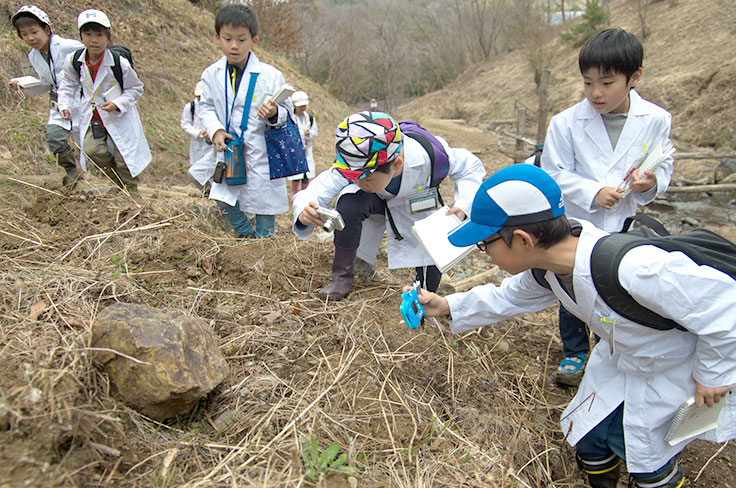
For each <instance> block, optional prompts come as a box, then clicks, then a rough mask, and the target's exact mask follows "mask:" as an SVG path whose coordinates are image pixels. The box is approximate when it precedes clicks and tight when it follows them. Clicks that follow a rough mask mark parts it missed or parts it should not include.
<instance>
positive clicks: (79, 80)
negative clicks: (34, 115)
mask: <svg viewBox="0 0 736 488" xmlns="http://www.w3.org/2000/svg"><path fill="white" fill-rule="evenodd" d="M77 27H78V28H79V35H80V37H81V38H82V44H84V46H85V49H84V50H82V51H81V52H80V53H79V55H76V53H72V54H71V55H69V58H68V59H67V62H66V64H65V66H64V70H63V71H62V72H61V85H60V86H59V111H60V112H61V116H62V117H63V118H64V119H65V120H71V112H70V107H71V106H72V105H73V103H74V99H75V98H79V87H80V86H81V87H82V100H81V102H80V118H79V127H80V135H82V144H81V147H82V154H81V155H80V162H81V165H82V168H83V169H85V170H86V166H85V163H84V157H85V156H87V157H88V158H90V159H91V160H92V161H93V162H94V163H95V164H96V165H97V166H99V167H100V169H102V171H104V172H105V174H106V175H107V176H108V177H109V178H110V180H111V181H112V183H114V184H115V186H117V187H118V188H125V189H127V190H128V191H136V190H137V189H138V183H139V182H140V178H139V176H138V175H139V174H140V172H141V171H143V170H144V169H145V168H146V166H148V163H150V162H151V150H150V148H149V147H148V141H147V140H146V135H145V133H144V132H143V126H142V125H141V119H140V117H139V116H138V110H137V109H136V107H135V104H136V102H137V101H138V99H139V98H140V97H141V95H143V83H142V82H141V80H140V79H139V78H138V75H137V74H136V72H135V70H133V68H132V66H131V65H130V63H129V62H128V60H127V59H126V58H125V57H124V56H113V53H112V52H111V51H110V50H109V49H108V46H109V44H110V39H111V30H110V19H108V17H107V15H105V13H104V12H102V11H100V10H95V9H88V10H85V11H83V12H81V13H80V14H79V16H78V18H77ZM75 57H76V59H74V58H75ZM116 58H117V59H118V63H119V66H120V68H121V70H122V75H123V86H122V90H121V89H120V87H119V86H117V88H115V86H116V85H117V80H116V79H115V74H114V72H113V66H115V64H116V61H115V60H116ZM75 62H76V63H79V70H77V69H76V67H75ZM105 94H108V95H105ZM108 98H109V99H108Z"/></svg>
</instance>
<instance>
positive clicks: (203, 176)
mask: <svg viewBox="0 0 736 488" xmlns="http://www.w3.org/2000/svg"><path fill="white" fill-rule="evenodd" d="M201 96H202V82H201V81H198V82H197V84H196V85H195V87H194V100H192V101H191V102H189V103H187V104H186V105H184V109H183V110H182V111H181V120H180V121H179V125H181V128H182V129H184V131H185V132H186V133H187V134H189V172H188V174H189V179H190V180H191V182H192V183H193V184H194V186H196V187H197V188H199V189H200V190H203V189H205V188H209V184H208V183H209V180H210V178H211V177H212V173H213V172H214V171H215V158H214V157H211V156H212V152H213V151H214V148H213V147H212V141H210V136H208V135H207V131H206V130H205V129H204V125H202V119H201V118H200V117H199V99H200V97H201Z"/></svg>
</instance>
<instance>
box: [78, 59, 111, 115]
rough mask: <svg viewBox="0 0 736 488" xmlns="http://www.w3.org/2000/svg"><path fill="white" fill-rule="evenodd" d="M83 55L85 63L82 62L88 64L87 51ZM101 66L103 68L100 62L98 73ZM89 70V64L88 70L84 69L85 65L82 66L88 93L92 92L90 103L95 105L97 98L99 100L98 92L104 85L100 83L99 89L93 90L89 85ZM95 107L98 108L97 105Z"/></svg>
mask: <svg viewBox="0 0 736 488" xmlns="http://www.w3.org/2000/svg"><path fill="white" fill-rule="evenodd" d="M82 55H83V56H84V63H82V64H84V65H86V64H87V53H86V52H85V53H83V54H82ZM102 56H103V58H104V56H105V55H104V54H103V55H102ZM100 68H102V64H101V63H100V66H99V68H97V74H98V75H99V74H100ZM87 71H90V69H89V66H87V70H86V71H85V70H84V66H82V73H83V74H84V84H85V85H86V86H87V93H90V97H89V103H90V105H92V106H93V107H95V103H96V100H97V92H98V91H100V88H101V87H102V83H100V84H98V85H97V89H96V90H95V91H94V92H93V91H92V87H90V86H89V78H88V77H87ZM90 75H91V72H90ZM96 78H97V75H95V79H96ZM93 83H94V82H93ZM95 109H96V107H95Z"/></svg>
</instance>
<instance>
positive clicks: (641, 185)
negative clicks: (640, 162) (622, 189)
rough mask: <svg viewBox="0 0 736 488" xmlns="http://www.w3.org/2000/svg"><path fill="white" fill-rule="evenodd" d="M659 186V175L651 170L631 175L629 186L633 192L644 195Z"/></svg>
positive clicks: (635, 172)
mask: <svg viewBox="0 0 736 488" xmlns="http://www.w3.org/2000/svg"><path fill="white" fill-rule="evenodd" d="M656 184H657V175H655V174H654V173H653V172H651V171H649V170H643V171H641V170H639V171H634V172H633V173H631V181H630V182H629V186H630V187H631V190H632V191H635V192H638V193H643V192H645V191H647V190H651V189H652V188H653V187H654V185H656Z"/></svg>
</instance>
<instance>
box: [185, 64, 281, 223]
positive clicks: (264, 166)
mask: <svg viewBox="0 0 736 488" xmlns="http://www.w3.org/2000/svg"><path fill="white" fill-rule="evenodd" d="M253 72H255V73H259V75H258V78H257V80H256V86H255V90H254V95H253V100H252V103H251V105H250V113H249V114H248V127H247V128H246V131H245V134H244V136H243V140H244V142H245V160H246V166H247V175H248V182H247V183H246V184H244V185H228V184H226V183H225V182H224V180H223V182H222V183H214V182H213V183H212V189H211V190H210V198H212V199H215V200H221V201H223V202H226V203H228V204H230V205H235V202H236V201H237V202H239V203H240V210H242V211H243V212H248V213H252V214H258V215H276V214H279V213H282V212H286V211H287V210H288V209H289V202H288V200H287V198H286V186H285V185H284V181H283V178H279V179H276V180H271V178H270V173H269V166H268V153H267V152H266V138H265V136H264V133H265V131H266V127H267V126H268V125H271V124H270V122H269V121H267V120H265V119H261V118H259V117H258V107H259V106H260V105H261V103H263V101H264V100H265V99H266V98H267V97H268V96H269V95H271V94H274V93H276V91H278V90H279V89H280V88H281V86H282V85H283V84H284V76H283V75H282V74H281V72H280V71H279V70H277V69H276V68H274V67H273V66H271V65H269V64H266V63H261V62H260V61H258V58H257V57H256V55H255V54H254V53H253V52H251V53H250V57H249V58H248V62H247V64H246V66H245V72H244V73H243V78H242V81H241V82H240V87H239V89H238V94H237V97H236V100H235V107H234V108H233V110H232V111H230V105H231V104H232V102H233V97H232V90H231V88H228V89H227V100H228V103H229V106H228V107H227V110H228V115H229V117H230V132H233V133H235V134H237V135H240V121H241V119H242V116H243V107H244V101H245V96H246V93H247V92H248V82H249V81H250V74H251V73H253ZM226 79H227V58H226V57H225V56H223V57H222V58H221V59H220V60H219V61H217V62H215V63H214V64H212V65H210V66H209V67H208V68H207V69H206V70H204V73H202V83H203V85H204V87H203V90H202V96H201V98H200V102H199V108H200V117H201V119H202V123H203V124H204V127H205V130H206V131H207V134H209V136H210V138H211V137H212V136H213V135H214V134H215V132H217V131H218V130H220V129H222V130H225V84H226ZM228 86H229V84H228ZM278 111H279V113H278V120H277V121H276V123H275V124H273V127H281V126H283V125H284V124H285V123H286V113H287V111H289V112H292V111H293V108H292V105H291V100H289V99H287V100H286V101H285V102H284V103H283V104H282V105H279V106H278ZM216 159H217V161H222V160H223V153H222V152H218V153H217V154H216Z"/></svg>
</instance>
